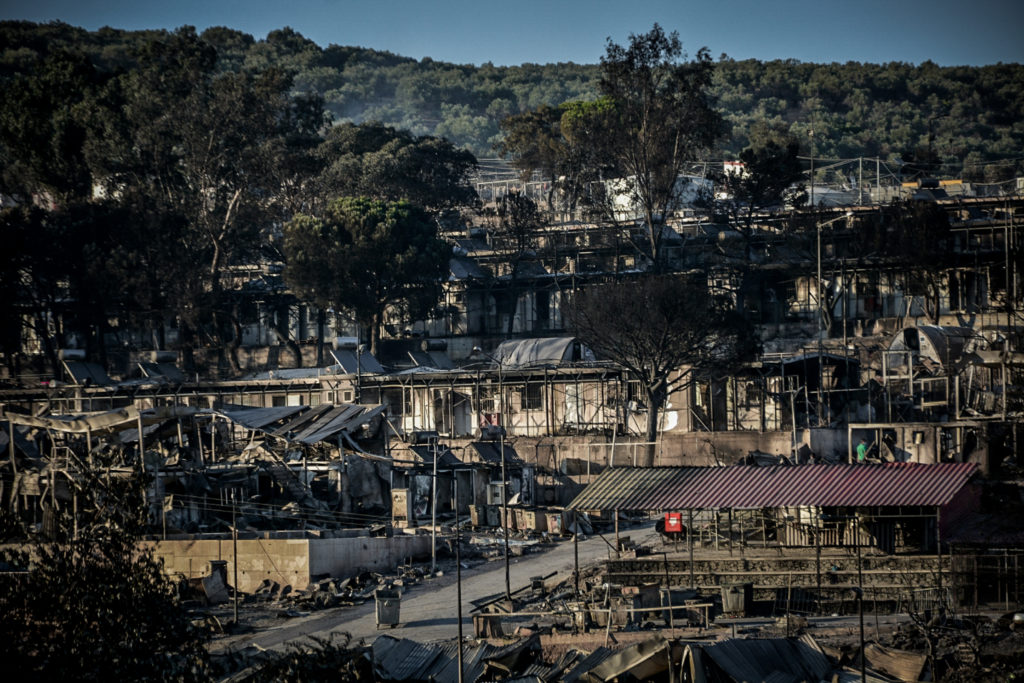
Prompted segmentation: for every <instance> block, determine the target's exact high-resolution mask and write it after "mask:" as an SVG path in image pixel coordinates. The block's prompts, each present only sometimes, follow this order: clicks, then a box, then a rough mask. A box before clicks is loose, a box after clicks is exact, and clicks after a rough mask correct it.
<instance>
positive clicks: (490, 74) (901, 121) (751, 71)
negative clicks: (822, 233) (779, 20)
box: [0, 21, 1024, 181]
mask: <svg viewBox="0 0 1024 683" xmlns="http://www.w3.org/2000/svg"><path fill="white" fill-rule="evenodd" d="M160 33H161V32H160V31H122V30H116V29H110V28H104V29H100V30H98V31H86V30H84V29H81V28H76V27H73V26H69V25H67V24H63V23H50V24H33V23H28V22H15V21H7V22H0V45H3V46H4V48H3V50H2V52H0V79H7V78H10V77H12V76H13V75H15V74H18V73H23V72H25V71H28V70H31V69H32V68H33V65H35V64H38V63H39V62H40V61H41V60H42V59H43V58H44V57H45V56H46V55H47V54H48V53H50V52H53V51H55V50H71V51H75V52H81V53H84V54H85V55H86V56H87V57H88V58H89V60H90V61H91V62H92V63H93V64H94V65H95V66H96V68H98V69H100V70H109V71H117V70H120V69H127V68H130V67H131V65H132V64H133V62H134V61H135V59H136V51H137V49H138V48H140V47H141V46H142V45H143V44H144V43H145V42H146V41H147V40H149V39H151V38H152V37H154V36H156V35H159V34H160ZM200 38H201V39H202V40H203V41H205V42H207V43H209V44H210V45H211V46H213V47H214V48H216V50H217V60H218V61H217V64H218V68H219V69H221V70H223V71H239V70H252V71H262V70H265V69H266V68H267V67H269V66H276V67H278V68H282V69H284V70H286V71H287V72H288V73H289V74H290V75H291V76H292V77H293V80H292V89H293V91H294V92H296V93H315V94H316V95H318V96H319V97H320V98H322V100H323V103H324V107H325V109H326V110H327V111H328V112H330V113H331V114H332V116H333V117H334V120H335V121H344V120H349V121H354V122H357V123H358V122H363V121H371V120H376V121H380V122H382V123H385V124H389V125H392V126H396V127H399V128H403V129H406V130H408V131H410V132H412V133H414V134H416V135H432V136H440V137H445V138H447V139H449V140H450V141H452V142H453V143H454V144H455V145H457V146H461V147H465V148H467V149H469V150H470V151H472V152H473V153H474V154H476V155H477V156H492V155H494V151H493V145H494V144H495V143H496V142H498V141H499V140H500V138H501V131H500V128H499V122H500V121H501V120H502V119H503V118H505V117H507V116H509V115H510V114H516V113H521V112H524V111H528V110H531V109H535V108H537V107H539V106H541V105H544V104H549V105H558V104H561V103H563V102H566V101H571V100H591V99H594V98H595V97H596V95H597V78H598V66H597V65H580V64H573V63H559V64H545V65H539V64H524V65H521V66H514V67H496V66H493V65H491V64H483V65H481V66H475V65H459V64H449V63H443V62H436V61H433V60H431V59H429V58H425V59H423V60H419V61H417V60H414V59H410V58H406V57H402V56H399V55H395V54H392V53H389V52H380V51H376V50H372V49H367V48H360V47H347V46H339V45H329V46H327V47H321V46H319V45H317V44H316V43H314V42H312V41H311V40H308V39H307V38H305V37H303V36H302V35H301V34H299V33H297V32H295V31H294V30H292V29H290V28H283V29H280V30H276V31H272V32H271V33H270V34H269V35H268V36H267V37H266V39H264V40H256V39H254V38H253V37H252V36H250V35H248V34H245V33H242V32H240V31H236V30H233V29H229V28H223V27H216V28H210V29H207V30H206V31H204V32H202V33H201V34H200ZM697 47H699V46H696V45H691V46H689V48H690V50H691V52H693V51H695V50H696V48H697ZM712 47H713V46H712ZM711 95H712V96H713V98H714V101H715V102H716V105H717V107H718V108H719V110H720V111H721V112H722V114H723V116H724V118H725V121H726V122H727V123H728V124H729V126H730V132H729V134H728V135H727V136H726V137H725V138H724V139H723V140H722V142H721V143H720V145H719V148H718V149H717V150H716V153H717V155H718V156H719V157H720V158H736V157H737V156H738V155H739V153H740V151H741V150H743V149H744V148H745V147H746V146H747V145H748V144H749V143H750V135H751V131H752V127H753V126H754V124H755V123H759V122H765V123H768V124H770V125H773V126H776V127H777V126H780V125H781V126H784V127H786V128H788V129H789V131H790V132H791V133H792V134H793V135H794V136H795V137H796V138H797V139H798V140H800V141H801V146H802V148H801V152H802V153H803V154H805V155H810V154H813V155H814V156H816V157H818V158H826V159H827V158H853V157H858V156H866V157H875V156H877V157H881V158H882V159H886V160H892V161H897V160H902V161H904V162H907V163H913V164H918V165H925V166H926V167H928V168H929V169H931V170H932V171H933V172H939V173H942V174H947V175H963V176H964V177H965V178H968V179H973V180H987V181H997V180H1002V179H1005V178H1009V177H1012V176H1013V175H1019V174H1020V173H1021V161H1020V159H1019V157H1020V156H1021V151H1022V149H1024V66H1022V65H1020V64H997V65H992V66H982V67H967V66H965V67H939V66H937V65H936V64H934V63H931V62H925V63H923V64H921V65H916V66H915V65H912V64H906V63H889V64H864V63H859V62H849V63H846V64H836V63H833V64H810V63H802V62H798V61H793V60H775V61H769V62H760V61H757V60H743V61H735V60H732V59H729V58H728V57H725V56H723V57H722V58H720V59H719V60H717V61H716V63H715V71H714V80H713V85H712V88H711Z"/></svg>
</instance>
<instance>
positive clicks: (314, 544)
mask: <svg viewBox="0 0 1024 683" xmlns="http://www.w3.org/2000/svg"><path fill="white" fill-rule="evenodd" d="M152 546H153V550H154V553H155V555H156V556H157V557H159V558H161V559H163V561H164V569H165V570H166V571H167V573H168V574H171V575H182V576H185V577H187V578H190V579H195V578H200V577H202V576H207V575H208V574H209V573H210V561H211V560H223V561H226V562H227V563H228V567H227V573H228V583H233V582H234V571H235V568H234V565H233V561H234V550H233V548H232V542H231V539H230V538H223V539H198V540H167V541H157V542H154V543H153V544H152ZM410 556H412V557H416V558H421V559H422V558H424V557H429V556H430V537H429V536H396V537H394V538H370V537H355V538H322V539H321V538H318V539H265V538H240V539H239V540H238V586H239V588H240V589H241V590H243V591H245V592H251V591H253V590H255V589H256V588H257V587H259V585H260V584H261V583H262V582H263V580H264V579H270V580H271V581H276V582H277V583H279V584H281V585H282V586H286V585H288V586H292V587H293V588H296V589H299V588H305V587H306V586H307V585H309V582H310V580H311V578H312V577H314V576H317V575H318V574H330V575H331V576H348V575H351V574H355V573H356V572H358V571H360V570H363V569H375V570H387V569H393V568H394V567H396V566H397V565H398V564H400V563H401V561H402V560H403V559H404V558H406V557H410Z"/></svg>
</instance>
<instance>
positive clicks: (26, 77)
mask: <svg viewBox="0 0 1024 683" xmlns="http://www.w3.org/2000/svg"><path fill="white" fill-rule="evenodd" d="M100 80H101V79H100V77H99V76H98V75H97V74H96V72H95V70H94V69H93V67H92V65H91V64H90V63H89V60H88V59H87V58H86V57H85V56H84V55H81V54H76V53H72V52H67V51H64V50H57V51H55V52H53V53H52V54H50V55H48V56H47V57H46V58H45V59H43V60H42V61H41V62H39V63H37V64H35V65H33V68H32V69H31V70H30V71H28V72H26V73H23V74H20V75H18V76H17V77H15V78H13V79H12V80H11V81H10V82H8V83H7V84H5V86H4V89H5V92H4V96H3V97H2V98H0V161H2V164H3V171H2V173H0V192H2V193H5V194H11V195H14V196H16V197H19V198H20V199H21V200H22V201H26V202H28V201H32V198H33V197H35V198H37V200H38V201H40V202H42V201H43V197H46V198H48V199H50V200H51V201H53V202H57V203H60V202H65V201H71V200H73V199H76V198H79V199H80V198H87V197H89V195H90V193H91V191H92V173H91V171H90V168H89V164H88V162H87V158H86V157H87V153H86V146H87V137H88V133H89V130H88V129H89V120H90V118H91V113H90V108H91V105H92V100H93V97H94V92H95V89H96V88H98V87H99V83H100Z"/></svg>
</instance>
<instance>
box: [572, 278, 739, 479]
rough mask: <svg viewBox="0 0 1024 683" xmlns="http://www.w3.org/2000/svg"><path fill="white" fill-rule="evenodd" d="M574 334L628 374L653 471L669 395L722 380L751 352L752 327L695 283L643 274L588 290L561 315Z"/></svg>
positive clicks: (700, 282) (703, 284) (725, 301)
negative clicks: (642, 412)
mask: <svg viewBox="0 0 1024 683" xmlns="http://www.w3.org/2000/svg"><path fill="white" fill-rule="evenodd" d="M569 320H570V324H571V325H572V328H573V330H574V333H575V334H576V335H577V336H578V337H579V338H580V339H581V340H583V341H584V342H585V343H586V344H587V345H588V346H589V347H590V348H592V349H593V350H594V352H595V353H596V354H597V355H598V356H599V357H603V358H607V359H609V360H612V361H614V362H615V363H617V364H619V365H621V366H622V367H623V368H625V369H626V370H628V371H629V372H630V374H631V375H632V376H633V378H634V379H636V380H637V381H638V382H639V383H640V386H641V388H642V390H643V392H644V403H645V404H646V406H645V407H646V408H647V425H646V430H645V440H646V441H647V442H648V443H649V444H650V445H649V446H648V456H649V462H648V464H653V457H654V442H655V441H656V439H657V438H658V424H659V420H660V416H661V411H662V409H663V408H664V406H665V401H666V400H667V399H668V397H669V395H670V394H671V393H672V392H674V391H677V390H679V389H681V388H683V387H686V386H688V385H689V384H691V383H692V382H693V381H694V380H695V379H696V378H697V377H698V376H700V374H701V373H707V372H712V373H725V372H728V371H729V370H730V369H732V368H733V367H735V366H736V365H737V364H738V363H739V362H741V361H742V360H744V359H747V358H751V357H753V356H754V355H755V354H756V353H757V352H758V351H759V344H758V342H757V340H756V336H755V334H754V332H753V328H752V327H751V326H750V324H749V323H748V322H747V321H746V320H745V319H744V317H743V316H742V315H741V314H740V313H739V312H737V311H736V310H735V308H734V307H733V305H732V302H731V300H730V299H729V298H727V297H724V296H719V295H716V294H713V293H711V292H709V291H708V288H707V284H706V282H705V281H703V280H696V279H692V278H688V277H683V276H672V275H646V276H641V277H640V278H638V279H635V280H629V281H622V282H616V283H613V284H606V285H599V286H593V287H588V288H586V289H584V290H582V291H579V292H577V293H576V295H575V300H574V301H573V305H572V306H571V307H570V309H569Z"/></svg>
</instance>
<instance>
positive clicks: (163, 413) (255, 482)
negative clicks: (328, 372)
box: [3, 404, 388, 533]
mask: <svg viewBox="0 0 1024 683" xmlns="http://www.w3.org/2000/svg"><path fill="white" fill-rule="evenodd" d="M382 413H383V408H382V407H380V406H376V407H373V406H354V405H347V406H332V405H325V404H322V405H319V406H316V407H315V408H310V407H308V406H294V407H280V408H249V407H241V406H222V407H221V408H219V409H198V408H194V407H191V406H181V405H179V406H160V407H158V408H152V409H146V410H139V409H137V408H135V407H134V406H128V407H125V408H120V409H117V410H113V411H105V412H102V413H94V414H89V415H83V416H76V415H68V416H49V417H34V416H31V415H23V414H18V413H12V412H6V413H4V415H3V426H4V436H5V437H6V438H5V439H4V441H5V446H6V448H5V449H4V455H5V456H6V457H7V467H5V468H4V469H3V482H4V488H3V492H4V501H3V503H4V505H5V506H6V507H7V508H8V509H10V510H12V511H14V512H15V513H17V514H19V515H20V516H21V517H22V518H23V520H24V521H26V522H39V521H42V520H43V519H45V518H46V516H47V514H48V511H53V510H54V509H58V508H59V509H66V510H73V509H75V506H76V491H77V490H80V489H81V487H85V486H91V485H94V484H95V480H96V478H97V477H100V478H102V476H105V473H109V474H110V475H111V476H113V475H114V474H117V473H121V474H122V475H125V476H127V475H129V474H131V473H132V472H140V473H145V474H146V475H147V476H148V477H149V478H150V479H151V482H152V483H151V484H150V490H149V494H148V495H149V500H150V501H151V506H152V516H153V518H154V520H158V526H159V527H160V528H162V529H163V530H164V533H166V531H167V529H168V528H169V529H170V530H171V531H172V532H181V531H189V532H200V531H216V530H218V529H221V530H223V529H226V528H227V521H226V520H228V519H230V517H231V515H232V514H235V513H237V512H238V511H239V508H240V507H241V506H243V505H244V506H245V510H246V514H247V516H248V522H249V524H250V525H251V526H255V527H263V528H269V529H273V528H280V527H282V526H287V527H289V528H294V527H295V525H296V524H299V525H300V526H312V527H317V526H328V527H338V526H342V525H344V523H345V520H346V518H348V517H351V522H357V521H359V522H360V524H361V523H362V521H364V520H365V519H366V518H367V517H368V516H371V515H377V516H379V515H380V514H382V513H383V511H384V510H386V502H385V499H386V498H387V493H386V490H387V482H388V477H387V473H386V471H383V470H382V469H381V468H380V466H379V465H377V464H376V463H378V462H380V461H381V460H384V459H385V458H383V457H382V456H379V455H374V454H373V453H372V452H371V451H376V450H379V445H378V444H379V443H380V442H381V441H380V436H379V435H380V433H381V431H382V426H381V420H382V418H381V415H382ZM11 434H13V435H14V439H13V441H12V440H11V438H10V435H11ZM288 505H291V506H292V508H288Z"/></svg>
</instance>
